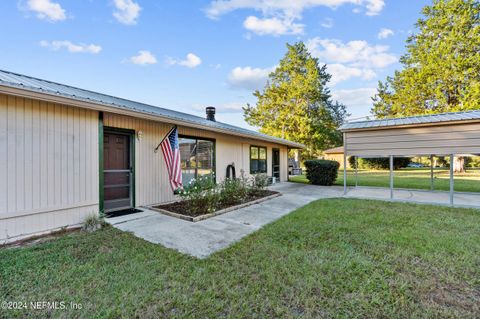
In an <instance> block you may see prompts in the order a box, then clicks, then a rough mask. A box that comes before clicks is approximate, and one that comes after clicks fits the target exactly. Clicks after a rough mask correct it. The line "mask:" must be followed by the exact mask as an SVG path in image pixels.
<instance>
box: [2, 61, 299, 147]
mask: <svg viewBox="0 0 480 319" xmlns="http://www.w3.org/2000/svg"><path fill="white" fill-rule="evenodd" d="M0 84H1V85H4V86H9V87H15V88H21V89H25V90H28V91H35V92H43V93H49V94H55V95H60V96H63V97H66V98H70V99H74V100H80V101H88V102H92V103H100V104H106V105H109V106H113V107H117V108H122V109H126V110H131V111H135V112H139V113H147V114H151V115H157V116H161V117H165V118H170V119H172V120H179V121H183V122H189V123H192V124H196V125H201V126H204V127H206V128H212V129H221V130H227V131H230V132H232V133H238V134H244V135H248V136H251V137H252V138H254V139H262V140H268V141H271V142H277V143H279V144H286V145H290V146H295V147H303V145H302V144H300V143H295V142H292V141H288V140H285V139H282V138H278V137H273V136H270V135H266V134H262V133H259V132H256V131H252V130H248V129H244V128H241V127H238V126H234V125H230V124H226V123H222V122H214V121H209V120H207V119H205V118H202V117H199V116H195V115H191V114H188V113H183V112H178V111H174V110H170V109H166V108H161V107H156V106H152V105H148V104H144V103H140V102H135V101H131V100H127V99H122V98H119V97H115V96H111V95H107V94H101V93H98V92H93V91H89V90H84V89H80V88H76V87H73V86H69V85H64V84H60V83H56V82H51V81H47V80H42V79H38V78H34V77H30V76H26V75H22V74H18V73H13V72H9V71H3V70H0Z"/></svg>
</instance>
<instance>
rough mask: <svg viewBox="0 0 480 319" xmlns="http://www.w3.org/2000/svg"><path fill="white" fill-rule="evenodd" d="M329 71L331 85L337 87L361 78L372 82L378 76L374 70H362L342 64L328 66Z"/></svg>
mask: <svg viewBox="0 0 480 319" xmlns="http://www.w3.org/2000/svg"><path fill="white" fill-rule="evenodd" d="M327 71H328V73H329V74H331V75H332V79H331V80H330V85H331V86H335V85H337V84H338V83H340V82H343V81H346V80H348V79H351V78H361V79H362V80H372V79H374V78H375V77H376V76H377V74H376V73H375V71H374V70H372V69H360V68H355V67H348V66H345V65H343V64H340V63H332V64H327Z"/></svg>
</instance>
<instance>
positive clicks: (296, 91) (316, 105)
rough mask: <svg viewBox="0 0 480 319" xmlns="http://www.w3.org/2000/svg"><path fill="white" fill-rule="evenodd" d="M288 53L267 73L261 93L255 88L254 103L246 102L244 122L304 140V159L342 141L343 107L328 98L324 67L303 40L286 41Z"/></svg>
mask: <svg viewBox="0 0 480 319" xmlns="http://www.w3.org/2000/svg"><path fill="white" fill-rule="evenodd" d="M287 49H288V50H287V53H286V54H285V56H284V57H283V58H282V59H281V61H280V63H279V65H278V67H277V68H276V69H275V70H274V71H273V72H272V73H271V74H270V75H269V80H268V82H267V84H266V86H265V88H264V89H263V91H262V92H260V91H258V90H257V91H255V92H254V96H255V97H256V98H257V103H256V105H255V106H251V105H247V107H245V108H244V113H245V114H244V116H245V120H246V121H247V123H249V124H250V125H253V126H256V127H259V128H260V131H261V132H262V133H265V134H269V135H273V136H276V137H280V138H285V139H289V140H292V141H295V142H299V143H303V144H305V145H306V149H305V150H304V151H303V153H302V154H303V156H304V157H305V158H312V157H316V156H318V155H319V154H321V151H322V150H324V149H327V148H330V147H334V146H338V145H341V144H342V134H341V133H340V132H338V130H337V129H338V127H339V126H340V125H341V124H343V122H344V120H345V117H346V115H347V114H346V109H345V106H344V105H342V104H340V103H338V102H334V101H333V100H332V99H331V95H330V90H329V89H328V88H327V83H328V81H329V80H330V77H331V76H330V75H329V74H328V73H327V71H326V66H325V65H324V66H321V67H320V66H319V64H318V60H317V59H316V58H314V57H312V56H311V54H310V53H309V52H308V50H307V48H306V46H305V44H304V43H303V42H298V43H295V44H293V45H289V44H287Z"/></svg>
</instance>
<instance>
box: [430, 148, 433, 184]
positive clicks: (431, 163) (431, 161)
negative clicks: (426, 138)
mask: <svg viewBox="0 0 480 319" xmlns="http://www.w3.org/2000/svg"><path fill="white" fill-rule="evenodd" d="M430 190H432V191H433V155H430Z"/></svg>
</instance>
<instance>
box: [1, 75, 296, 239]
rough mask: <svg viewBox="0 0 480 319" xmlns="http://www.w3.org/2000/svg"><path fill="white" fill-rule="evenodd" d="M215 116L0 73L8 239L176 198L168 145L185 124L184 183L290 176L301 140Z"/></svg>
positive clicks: (182, 140) (182, 144) (182, 137)
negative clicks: (291, 156) (164, 143)
mask: <svg viewBox="0 0 480 319" xmlns="http://www.w3.org/2000/svg"><path fill="white" fill-rule="evenodd" d="M207 109H208V113H209V114H208V115H209V116H208V119H207V118H202V117H198V116H194V115H190V114H186V113H181V112H177V111H173V110H169V109H165V108H159V107H155V106H151V105H146V104H142V103H138V102H133V101H130V100H126V99H121V98H118V97H113V96H109V95H105V94H100V93H96V92H92V91H87V90H83V89H79V88H75V87H71V86H67V85H63V84H59V83H54V82H50V81H46V80H41V79H37V78H33V77H29V76H25V75H20V74H16V73H12V72H6V71H0V243H2V242H9V241H15V240H18V239H21V238H24V237H28V236H31V235H35V234H40V233H45V232H50V231H52V230H56V229H59V228H61V227H65V226H67V227H69V226H75V225H79V224H80V223H81V222H82V220H83V219H84V218H85V216H87V215H88V214H92V213H98V212H102V211H103V212H111V211H115V210H123V209H128V208H133V207H137V206H147V205H153V204H158V203H163V202H169V201H172V200H175V198H176V197H175V195H174V193H173V191H172V189H171V187H170V184H169V180H168V173H167V171H166V167H165V162H164V159H163V157H162V156H163V155H162V152H154V149H155V147H156V146H157V145H158V143H159V142H160V141H161V140H162V139H163V137H164V136H165V135H166V134H167V132H169V130H170V129H171V128H172V127H173V126H174V125H177V126H178V131H179V144H180V153H181V165H182V173H183V174H182V175H183V180H184V182H188V181H189V180H190V179H191V178H195V177H197V176H200V175H205V174H213V173H214V174H215V176H216V180H217V182H218V181H221V180H222V179H224V178H225V176H226V170H227V166H228V165H231V164H233V165H234V166H235V169H236V174H237V176H238V175H239V174H240V171H241V170H243V171H244V172H245V174H247V175H250V174H256V173H266V174H268V175H269V176H272V177H273V176H274V177H276V179H277V180H279V181H286V180H287V179H288V160H287V156H288V155H287V154H288V150H289V149H296V148H302V145H301V144H298V143H294V142H291V141H287V140H284V139H280V138H275V137H272V136H268V135H265V134H261V133H258V132H255V131H251V130H246V129H243V128H240V127H236V126H232V125H229V124H225V123H221V122H217V121H215V109H214V108H207Z"/></svg>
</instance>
